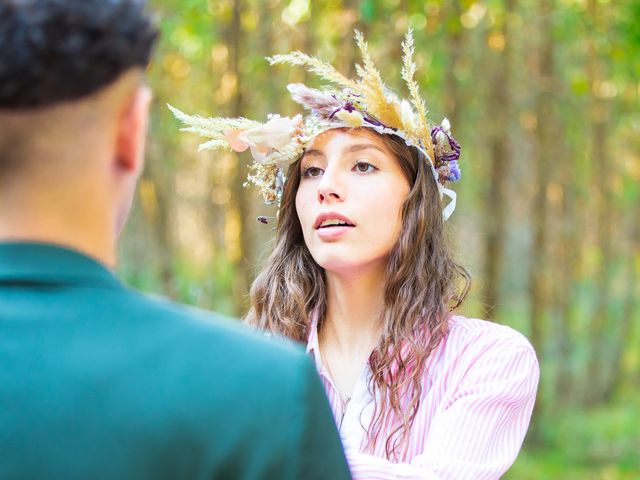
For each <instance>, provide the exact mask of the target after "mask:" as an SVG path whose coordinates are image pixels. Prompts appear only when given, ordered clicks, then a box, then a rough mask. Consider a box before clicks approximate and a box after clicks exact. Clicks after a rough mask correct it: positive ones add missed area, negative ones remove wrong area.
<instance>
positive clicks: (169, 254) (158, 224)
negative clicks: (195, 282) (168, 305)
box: [138, 152, 177, 299]
mask: <svg viewBox="0 0 640 480" xmlns="http://www.w3.org/2000/svg"><path fill="white" fill-rule="evenodd" d="M163 156H165V157H170V156H171V154H170V153H168V152H163ZM158 158H160V157H158ZM163 165H164V163H163V162H162V161H150V162H147V164H146V167H145V173H144V176H143V178H142V179H141V182H140V184H141V185H140V186H141V187H142V188H140V189H139V191H138V195H139V196H140V199H141V204H142V208H143V212H144V215H145V217H146V220H147V222H148V225H150V226H151V228H152V230H153V231H152V237H153V239H154V240H155V241H156V242H157V254H156V258H157V259H158V263H159V270H160V280H161V283H162V291H163V293H164V294H165V295H167V296H168V297H170V298H174V299H176V298H177V292H176V289H175V283H174V275H175V273H174V271H173V256H174V255H175V250H176V246H175V241H174V237H173V235H172V232H173V227H174V226H173V225H172V222H171V208H170V206H171V205H173V203H174V198H173V192H174V191H175V188H174V184H173V183H174V182H173V175H170V174H169V173H170V172H167V171H165V170H164V169H163V167H162V166H163ZM143 196H144V197H145V198H142V197H143ZM150 206H151V207H150Z"/></svg>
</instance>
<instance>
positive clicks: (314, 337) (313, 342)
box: [307, 311, 322, 365]
mask: <svg viewBox="0 0 640 480" xmlns="http://www.w3.org/2000/svg"><path fill="white" fill-rule="evenodd" d="M310 320H311V322H310V323H311V325H310V326H309V337H308V338H307V353H309V354H311V355H313V359H314V360H315V362H316V365H322V359H321V358H320V346H319V344H318V313H317V312H316V311H314V312H313V313H311V318H310Z"/></svg>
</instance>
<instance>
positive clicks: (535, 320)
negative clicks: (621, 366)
mask: <svg viewBox="0 0 640 480" xmlns="http://www.w3.org/2000/svg"><path fill="white" fill-rule="evenodd" d="M551 2H552V0H540V2H539V3H538V8H539V10H538V18H539V20H540V27H539V32H540V33H539V41H540V49H539V53H538V71H537V72H536V73H537V77H536V79H537V82H536V84H537V85H538V91H537V94H536V102H535V104H536V105H535V109H536V130H535V133H536V151H535V157H534V164H535V174H536V193H535V198H534V205H533V215H532V220H533V232H534V233H533V245H532V252H531V272H530V281H529V288H530V311H529V321H530V324H531V342H532V343H533V346H534V348H535V349H536V350H537V351H538V352H539V353H542V347H543V331H544V328H543V324H544V321H545V315H546V311H547V302H548V298H547V295H546V291H545V283H546V282H545V275H546V268H545V267H546V262H545V258H546V250H547V242H548V229H547V221H548V218H547V217H548V215H547V211H548V199H547V189H548V188H549V180H550V179H551V178H552V177H551V171H550V168H551V163H550V162H549V159H550V158H554V146H553V135H554V131H553V117H554V110H553V102H554V101H553V84H552V81H553V80H552V79H553V75H554V73H553V72H554V62H553V35H552V31H551V28H552V27H551V18H552V13H553V6H552V3H551Z"/></svg>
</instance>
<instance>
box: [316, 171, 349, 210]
mask: <svg viewBox="0 0 640 480" xmlns="http://www.w3.org/2000/svg"><path fill="white" fill-rule="evenodd" d="M344 198H345V185H344V179H343V178H342V176H341V175H340V173H339V172H337V171H336V170H334V169H331V168H327V169H326V170H325V172H324V173H323V175H322V179H321V180H320V183H319V184H318V201H319V202H320V203H326V202H330V201H343V200H344Z"/></svg>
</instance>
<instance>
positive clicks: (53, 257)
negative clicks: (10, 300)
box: [0, 242, 124, 288]
mask: <svg viewBox="0 0 640 480" xmlns="http://www.w3.org/2000/svg"><path fill="white" fill-rule="evenodd" d="M6 283H32V284H50V285H78V286H84V287H87V286H94V287H95V286H98V287H105V288H124V287H123V285H122V284H121V283H120V281H119V280H118V279H117V278H116V277H115V275H114V274H113V273H112V272H111V271H110V270H109V269H108V268H107V267H106V266H105V265H103V264H101V263H99V262H98V261H97V260H95V259H93V258H91V257H88V256H86V255H85V254H83V253H80V252H78V251H75V250H71V249H69V248H67V247H64V246H61V245H54V244H48V243H35V242H0V284H6Z"/></svg>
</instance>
